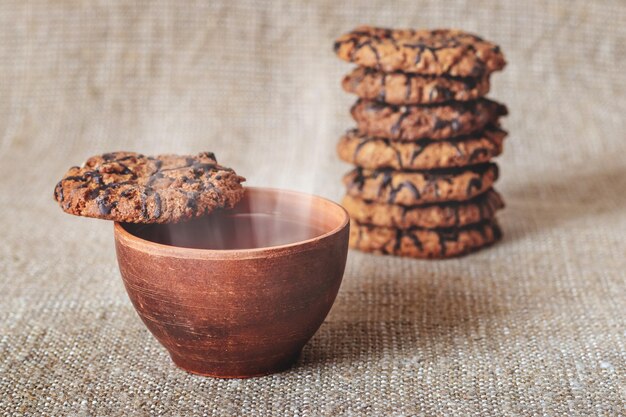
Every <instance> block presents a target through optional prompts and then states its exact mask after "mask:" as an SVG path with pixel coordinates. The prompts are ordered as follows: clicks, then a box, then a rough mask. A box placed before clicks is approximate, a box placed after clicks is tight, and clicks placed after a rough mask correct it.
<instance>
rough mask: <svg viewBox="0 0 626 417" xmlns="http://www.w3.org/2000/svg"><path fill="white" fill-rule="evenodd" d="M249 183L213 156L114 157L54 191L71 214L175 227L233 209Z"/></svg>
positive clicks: (76, 171)
mask: <svg viewBox="0 0 626 417" xmlns="http://www.w3.org/2000/svg"><path fill="white" fill-rule="evenodd" d="M243 181H245V178H243V177H240V176H239V175H237V174H236V173H235V172H234V171H233V170H232V169H230V168H226V167H223V166H221V165H218V163H217V160H216V159H215V155H214V154H213V153H211V152H204V153H200V154H198V155H196V156H188V155H183V156H178V155H158V156H156V157H152V156H144V155H142V154H138V153H134V152H113V153H106V154H104V155H99V156H93V157H91V158H89V159H88V160H87V161H86V162H85V163H84V164H83V166H82V167H72V168H70V170H69V171H68V172H67V174H65V176H64V177H63V179H62V180H61V181H59V183H58V184H57V185H56V187H55V189H54V198H55V199H56V200H57V201H58V202H59V204H60V205H61V208H62V209H63V210H64V211H65V212H67V213H70V214H75V215H78V216H86V217H96V218H99V219H106V220H114V221H118V222H130V223H174V222H178V221H180V220H184V219H189V218H191V217H195V216H201V215H203V214H206V213H209V212H211V211H212V210H214V209H217V208H222V207H223V208H232V207H233V206H234V205H235V203H237V201H239V200H240V199H241V198H242V197H243V194H244V189H243V187H242V186H241V182H243Z"/></svg>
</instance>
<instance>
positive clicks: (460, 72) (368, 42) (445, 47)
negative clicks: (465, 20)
mask: <svg viewBox="0 0 626 417" xmlns="http://www.w3.org/2000/svg"><path fill="white" fill-rule="evenodd" d="M334 49H335V53H336V54H337V56H339V58H341V59H343V60H344V61H348V62H353V63H355V64H357V65H361V66H364V67H370V68H376V69H378V70H380V71H384V72H393V71H403V72H412V73H419V74H427V75H450V76H455V77H481V76H484V75H487V74H489V73H491V72H493V71H498V70H501V69H502V68H504V66H505V65H506V61H505V59H504V55H503V54H502V51H501V50H500V47H499V46H498V45H496V44H493V43H491V42H488V41H486V40H484V39H482V38H480V37H478V36H476V35H473V34H471V33H467V32H464V31H461V30H455V29H436V30H413V29H386V28H377V27H371V26H359V27H357V28H356V29H354V30H353V31H352V32H349V33H346V34H345V35H342V36H341V37H339V38H338V39H337V40H336V41H335V44H334Z"/></svg>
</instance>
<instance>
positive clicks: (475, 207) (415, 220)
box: [341, 189, 504, 229]
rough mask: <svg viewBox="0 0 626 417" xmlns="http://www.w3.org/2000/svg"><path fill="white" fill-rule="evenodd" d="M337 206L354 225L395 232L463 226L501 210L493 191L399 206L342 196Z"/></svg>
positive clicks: (482, 219)
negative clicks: (457, 199) (456, 199)
mask: <svg viewBox="0 0 626 417" xmlns="http://www.w3.org/2000/svg"><path fill="white" fill-rule="evenodd" d="M341 204H342V205H343V207H344V208H345V209H346V211H347V212H348V214H350V218H351V219H353V220H355V221H356V222H357V223H360V224H372V225H375V226H384V227H393V228H398V229H408V228H411V227H422V228H426V229H435V228H448V227H460V226H466V225H468V224H474V223H479V222H482V221H484V220H489V219H492V218H493V217H494V215H495V213H496V211H498V210H499V209H501V208H503V207H504V202H503V201H502V198H501V197H500V194H498V193H497V192H496V191H495V190H493V189H491V190H489V191H487V192H486V193H483V194H481V195H479V196H478V197H475V198H473V199H471V200H468V201H465V202H452V203H439V204H427V205H421V206H400V205H395V204H383V203H376V202H372V201H367V200H363V199H361V198H358V197H354V196H350V195H346V196H345V197H344V199H343V201H342V203H341Z"/></svg>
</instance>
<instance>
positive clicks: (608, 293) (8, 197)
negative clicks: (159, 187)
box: [0, 0, 626, 416]
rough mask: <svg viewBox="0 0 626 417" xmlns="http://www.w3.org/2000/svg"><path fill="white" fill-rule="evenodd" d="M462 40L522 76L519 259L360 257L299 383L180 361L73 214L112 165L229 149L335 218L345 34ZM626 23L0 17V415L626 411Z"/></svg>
mask: <svg viewBox="0 0 626 417" xmlns="http://www.w3.org/2000/svg"><path fill="white" fill-rule="evenodd" d="M359 23H372V24H378V25H386V26H396V27H409V26H411V27H461V28H464V29H467V30H470V31H474V32H477V33H479V34H481V35H483V36H484V37H485V38H487V39H490V40H493V41H495V42H497V43H499V44H500V45H501V47H502V49H503V50H504V51H505V53H506V55H507V58H508V61H509V65H508V66H507V68H506V70H505V71H504V72H503V73H501V74H496V75H495V76H494V77H493V89H492V93H491V96H492V97H494V98H496V99H498V100H500V101H503V102H505V103H506V104H508V106H509V109H510V112H511V115H510V116H509V117H508V118H507V120H506V121H505V126H506V128H507V129H508V130H509V131H510V132H511V134H510V136H509V138H508V139H507V143H506V151H505V154H504V155H503V156H502V157H501V158H499V163H500V165H501V172H502V178H501V180H500V182H499V183H498V188H499V190H500V191H501V192H502V194H503V195H504V197H505V199H506V201H507V203H508V207H507V209H506V210H505V211H504V212H503V213H502V215H501V223H502V225H503V228H504V231H505V237H504V240H503V241H502V242H501V243H500V244H498V245H497V246H495V247H493V248H491V249H489V250H486V251H483V252H480V253H478V254H475V255H471V256H468V257H465V258H461V259H454V260H447V261H430V262H428V261H417V260H408V259H399V258H392V257H376V256H371V255H364V254H361V253H357V252H352V253H350V256H349V259H348V265H347V269H346V273H345V277H344V283H343V285H342V288H341V291H340V294H339V297H338V299H337V302H336V304H335V306H334V308H333V310H332V312H331V314H330V315H329V317H328V320H327V321H326V322H325V323H324V325H323V326H322V327H321V329H320V330H319V332H318V333H317V334H316V336H315V337H314V338H313V340H312V341H311V342H310V343H309V344H308V345H307V346H306V348H305V350H304V353H303V355H302V357H301V358H300V360H299V362H298V364H297V365H296V366H295V367H294V368H293V369H292V370H290V371H288V372H285V373H282V374H279V375H274V376H269V377H265V378H258V379H251V380H215V379H207V378H201V377H197V376H191V375H188V374H186V373H185V372H182V371H180V370H178V369H177V368H175V367H174V365H172V363H171V362H170V360H169V358H168V355H167V354H166V352H165V351H164V349H163V348H161V346H160V345H159V344H158V343H157V342H156V341H155V340H154V339H153V338H152V337H151V335H150V334H149V333H148V331H147V330H146V329H145V328H144V326H143V325H142V323H141V322H140V320H139V319H138V317H137V316H136V314H135V312H134V311H133V309H132V307H131V304H130V302H129V300H128V298H127V296H126V294H125V291H124V288H123V285H122V282H121V279H120V276H119V273H118V270H117V265H116V262H115V256H114V251H113V245H112V230H111V229H112V226H111V224H109V223H107V222H103V221H96V220H90V219H81V218H77V217H73V216H68V215H66V214H64V213H62V211H61V210H60V209H59V208H58V207H57V206H56V205H55V203H54V202H53V201H52V190H53V187H54V185H55V183H56V181H57V180H58V179H59V178H60V177H61V175H62V174H63V173H64V172H65V169H66V168H67V167H69V166H70V165H73V164H77V163H80V162H82V161H83V160H84V159H85V158H86V157H88V156H89V155H92V154H96V153H101V152H104V151H110V150H120V149H127V150H137V151H141V152H144V153H161V152H178V153H183V152H185V153H186V152H198V151H200V150H212V151H215V152H216V153H217V155H218V157H219V159H220V161H221V162H223V163H225V164H227V165H231V166H233V167H235V168H237V170H238V171H239V172H240V173H241V174H243V175H245V176H246V177H248V184H249V185H267V186H274V187H285V188H292V189H298V190H303V191H310V192H314V193H318V194H321V195H324V196H327V197H330V198H333V199H335V200H337V199H339V198H340V197H341V194H342V185H341V183H340V178H341V175H342V173H343V172H345V171H346V170H347V169H349V167H348V166H347V165H345V164H343V163H340V162H339V161H338V159H337V158H336V156H335V149H334V148H335V143H336V141H337V138H338V137H339V135H340V134H341V133H342V132H343V131H344V130H345V129H347V128H348V127H350V126H352V121H351V120H350V118H349V115H348V109H349V107H350V105H351V103H352V101H353V100H354V97H351V96H349V95H347V94H345V93H343V92H342V91H341V89H340V87H339V81H340V79H341V77H342V75H343V74H344V73H346V72H347V71H348V70H349V68H350V66H349V65H347V64H345V63H343V62H341V61H339V60H338V59H337V58H336V57H335V56H334V54H333V53H332V43H333V40H334V38H335V37H336V36H337V35H339V34H341V33H343V32H345V31H347V30H349V29H351V28H353V27H354V26H356V25H357V24H359ZM625 23H626V4H625V3H624V2H623V1H613V2H611V1H593V2H592V1H565V0H563V1H553V2H543V1H539V0H537V1H528V2H522V1H519V2H517V1H516V2H513V1H509V2H496V1H471V2H470V1H463V0H456V1H452V2H440V1H435V0H433V1H420V2H415V1H402V2H389V1H362V2H339V1H318V2H315V1H302V2H289V1H286V0H285V1H253V0H247V1H229V2H227V1H210V2H209V1H197V2H193V1H188V2H175V1H170V2H163V1H138V2H135V1H133V2H129V1H122V0H120V1H86V0H84V1H81V0H40V1H21V0H5V1H2V2H1V3H0V204H1V208H2V211H1V217H0V231H1V236H2V237H1V239H0V257H1V265H0V297H1V298H0V414H3V415H22V414H29V415H99V416H105V415H149V414H168V415H192V414H193V415H251V416H258V415H279V416H283V415H398V416H400V415H463V416H466V415H480V416H502V415H581V416H583V415H584V416H588V415H607V416H608V415H613V416H616V415H624V413H626V412H625V411H624V410H625V402H626V381H625V375H626V349H625V344H626V320H625V318H626V317H625V310H626V308H625V306H626V285H625V274H626V272H625V271H626V260H625V259H626V244H625V243H626V137H625V133H624V132H625V131H626V123H625V114H626V76H625V75H624V74H625V71H626V24H625Z"/></svg>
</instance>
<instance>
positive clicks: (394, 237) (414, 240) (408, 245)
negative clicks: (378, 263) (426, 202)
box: [350, 219, 502, 258]
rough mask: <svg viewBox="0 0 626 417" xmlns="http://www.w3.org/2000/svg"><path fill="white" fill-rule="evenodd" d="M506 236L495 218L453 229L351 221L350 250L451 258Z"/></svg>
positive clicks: (414, 256) (417, 256)
mask: <svg viewBox="0 0 626 417" xmlns="http://www.w3.org/2000/svg"><path fill="white" fill-rule="evenodd" d="M501 237H502V232H501V230H500V227H499V226H498V223H497V222H496V220H495V219H493V220H487V221H484V222H481V223H477V224H473V225H469V226H465V227H461V228H452V229H421V228H416V227H413V228H410V229H395V228H391V227H381V226H373V225H366V224H359V223H357V222H355V221H351V222H350V247H352V248H355V249H359V250H362V251H364V252H373V253H380V254H389V255H399V256H407V257H412V258H450V257H454V256H460V255H464V254H467V253H470V252H473V251H476V250H478V249H480V248H483V247H485V246H488V245H491V244H493V243H494V242H496V241H497V240H499V239H500V238H501Z"/></svg>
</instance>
